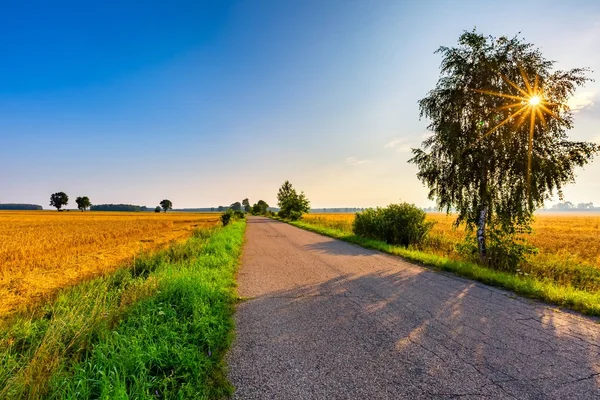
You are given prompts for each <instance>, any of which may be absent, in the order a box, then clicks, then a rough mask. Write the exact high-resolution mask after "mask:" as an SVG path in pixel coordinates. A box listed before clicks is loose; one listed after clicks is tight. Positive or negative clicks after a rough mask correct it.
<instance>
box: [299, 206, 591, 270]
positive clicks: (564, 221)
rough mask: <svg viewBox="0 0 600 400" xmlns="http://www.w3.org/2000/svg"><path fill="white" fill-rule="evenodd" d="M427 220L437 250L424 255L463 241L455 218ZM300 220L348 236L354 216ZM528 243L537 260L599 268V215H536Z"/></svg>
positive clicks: (432, 215)
mask: <svg viewBox="0 0 600 400" xmlns="http://www.w3.org/2000/svg"><path fill="white" fill-rule="evenodd" d="M427 219H428V220H432V221H435V222H436V224H435V225H434V227H433V229H432V230H431V234H430V236H431V239H432V241H434V242H435V245H436V247H437V248H436V249H428V251H431V250H433V251H434V252H435V253H440V254H445V255H448V253H450V252H452V250H453V249H454V246H455V244H456V243H459V242H461V241H462V240H463V239H464V237H465V232H464V227H460V228H458V229H454V228H453V225H452V224H453V222H454V220H455V216H453V215H446V214H444V213H428V214H427ZM303 220H304V221H305V222H308V223H311V224H315V225H321V226H326V227H331V228H337V229H341V230H343V231H346V232H352V222H353V221H354V214H333V213H332V214H307V215H305V216H303ZM528 241H529V242H530V243H531V244H533V245H534V246H536V247H537V248H538V249H539V255H538V256H537V257H548V256H550V255H551V256H553V257H561V258H564V259H568V260H569V261H570V262H571V263H582V264H588V265H594V266H597V267H599V268H600V213H581V214H570V213H569V214H566V213H565V214H538V215H537V216H536V218H535V221H534V223H533V234H532V235H530V237H529V238H528Z"/></svg>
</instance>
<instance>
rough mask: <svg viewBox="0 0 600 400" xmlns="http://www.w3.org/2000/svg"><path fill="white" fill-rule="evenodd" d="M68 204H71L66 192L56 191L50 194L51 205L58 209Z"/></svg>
mask: <svg viewBox="0 0 600 400" xmlns="http://www.w3.org/2000/svg"><path fill="white" fill-rule="evenodd" d="M67 204H69V196H67V194H66V193H65V192H56V193H52V194H51V195H50V205H51V206H52V207H55V208H56V209H57V210H58V211H60V209H61V208H62V207H63V206H66V205H67Z"/></svg>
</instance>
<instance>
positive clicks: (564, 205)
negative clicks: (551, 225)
mask: <svg viewBox="0 0 600 400" xmlns="http://www.w3.org/2000/svg"><path fill="white" fill-rule="evenodd" d="M574 208H575V204H573V203H571V202H570V201H563V202H560V203H558V204H554V205H553V206H552V209H553V210H561V211H564V210H572V209H574Z"/></svg>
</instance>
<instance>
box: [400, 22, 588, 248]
mask: <svg viewBox="0 0 600 400" xmlns="http://www.w3.org/2000/svg"><path fill="white" fill-rule="evenodd" d="M437 53H439V54H441V55H442V63H441V73H440V78H439V80H438V82H437V85H436V87H435V88H434V89H433V90H431V91H430V92H429V93H428V94H427V96H426V97H425V98H423V99H421V100H420V101H419V108H420V113H421V117H426V118H427V119H428V120H429V121H430V124H429V126H428V128H429V130H430V131H431V132H432V133H433V135H432V136H431V137H429V138H428V139H426V140H425V141H424V142H423V143H422V148H420V149H413V150H412V151H413V157H412V158H411V160H410V162H412V163H414V164H416V165H417V167H418V173H417V176H418V178H419V179H420V180H421V181H422V182H423V183H425V184H426V185H427V186H428V187H429V198H430V199H435V200H436V201H437V204H438V206H439V207H440V208H443V209H446V210H450V209H451V208H452V207H454V208H456V211H457V213H458V218H457V224H459V223H461V222H466V224H467V226H468V227H470V228H475V227H477V240H478V244H479V252H480V255H481V257H482V258H485V255H486V238H487V234H486V225H489V224H492V225H493V226H494V227H495V228H494V229H498V230H499V231H502V232H505V233H507V234H512V233H514V232H515V230H516V229H517V228H518V227H528V226H529V223H530V219H531V217H532V214H533V212H534V210H535V209H536V208H539V207H541V206H543V203H544V201H545V200H548V199H550V198H551V197H552V196H553V194H554V193H555V192H557V193H558V194H559V196H561V197H562V188H563V186H564V185H565V184H567V183H570V182H573V181H574V179H575V174H574V171H575V168H576V167H581V166H583V165H585V164H586V163H588V162H589V161H590V160H591V159H592V157H593V155H594V154H596V153H597V152H598V151H599V147H598V146H597V145H595V144H593V143H587V142H578V141H570V140H568V137H567V131H568V130H569V129H571V128H572V126H573V115H572V113H571V111H570V109H569V107H568V106H567V105H566V103H567V100H568V99H569V97H570V96H572V95H573V93H574V92H575V90H576V88H577V87H579V86H582V85H584V84H585V83H586V82H587V81H589V78H587V76H586V73H587V69H585V68H575V69H571V70H568V71H562V70H554V69H553V66H554V62H553V61H549V60H547V59H546V58H544V57H543V55H542V53H541V52H540V50H539V49H537V48H535V47H534V46H533V45H532V44H529V43H526V42H524V41H523V40H522V39H520V38H519V37H513V38H509V37H506V36H502V37H499V38H494V37H487V36H484V35H482V34H479V33H477V32H475V31H473V32H465V33H463V34H462V35H461V36H460V37H459V40H458V46H456V47H440V48H439V49H438V50H437Z"/></svg>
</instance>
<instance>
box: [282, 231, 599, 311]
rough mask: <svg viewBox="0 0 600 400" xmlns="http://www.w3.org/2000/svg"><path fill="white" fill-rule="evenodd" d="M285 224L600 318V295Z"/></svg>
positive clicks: (369, 240) (356, 238)
mask: <svg viewBox="0 0 600 400" xmlns="http://www.w3.org/2000/svg"><path fill="white" fill-rule="evenodd" d="M285 222H288V223H289V224H291V225H294V226H296V227H298V228H302V229H306V230H309V231H312V232H315V233H319V234H322V235H325V236H329V237H332V238H336V239H340V240H344V241H346V242H349V243H353V244H357V245H359V246H362V247H365V248H368V249H374V250H379V251H382V252H384V253H388V254H392V255H396V256H400V257H402V258H404V259H406V260H408V261H412V262H415V263H418V264H421V265H424V266H429V267H433V268H435V269H437V270H441V271H448V272H452V273H455V274H457V275H460V276H463V277H465V278H469V279H474V280H477V281H479V282H483V283H486V284H488V285H492V286H497V287H500V288H503V289H507V290H510V291H513V292H515V293H518V294H520V295H523V296H526V297H529V298H533V299H538V300H543V301H546V302H549V303H552V304H555V305H558V306H561V307H565V308H569V309H572V310H575V311H579V312H581V313H583V314H587V315H592V316H600V293H598V292H588V291H585V290H581V289H577V288H574V287H572V286H570V285H560V284H557V283H556V282H553V281H551V280H549V279H539V278H537V277H532V276H520V275H516V274H511V273H507V272H501V271H495V270H493V269H490V268H486V267H483V266H481V265H478V264H475V263H472V262H466V261H457V260H452V259H450V258H448V257H443V256H439V255H435V254H431V253H427V252H424V251H419V250H413V249H408V248H404V247H400V246H392V245H389V244H387V243H385V242H382V241H378V240H372V239H366V238H363V237H360V236H357V235H354V234H352V233H348V232H346V231H344V230H342V229H338V228H332V227H323V226H318V225H313V224H309V223H306V222H303V221H291V222H289V221H285Z"/></svg>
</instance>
